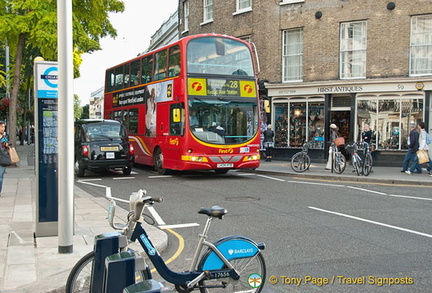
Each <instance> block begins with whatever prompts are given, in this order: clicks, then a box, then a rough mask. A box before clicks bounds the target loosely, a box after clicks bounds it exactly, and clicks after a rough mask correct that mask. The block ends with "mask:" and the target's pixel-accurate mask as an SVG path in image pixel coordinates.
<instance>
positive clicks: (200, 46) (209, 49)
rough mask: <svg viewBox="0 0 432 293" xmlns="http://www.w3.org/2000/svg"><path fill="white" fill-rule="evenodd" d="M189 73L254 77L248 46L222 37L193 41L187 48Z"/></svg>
mask: <svg viewBox="0 0 432 293" xmlns="http://www.w3.org/2000/svg"><path fill="white" fill-rule="evenodd" d="M187 71H188V73H195V74H211V75H245V76H254V72H253V63H252V56H251V52H250V50H249V48H248V46H247V45H245V44H244V43H241V42H239V41H236V40H231V39H227V38H221V37H205V38H197V39H193V40H191V41H190V42H189V44H188V47H187Z"/></svg>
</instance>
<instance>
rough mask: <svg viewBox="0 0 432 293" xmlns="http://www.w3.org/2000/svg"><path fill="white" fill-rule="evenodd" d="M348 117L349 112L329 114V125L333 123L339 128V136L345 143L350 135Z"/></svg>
mask: <svg viewBox="0 0 432 293" xmlns="http://www.w3.org/2000/svg"><path fill="white" fill-rule="evenodd" d="M350 117H351V111H346V110H342V111H337V110H332V111H331V112H330V124H332V123H334V124H336V125H337V127H339V134H340V135H341V136H343V137H345V141H347V140H348V138H349V134H350V126H351V125H350Z"/></svg>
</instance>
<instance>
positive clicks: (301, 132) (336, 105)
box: [266, 79, 432, 166]
mask: <svg viewBox="0 0 432 293" xmlns="http://www.w3.org/2000/svg"><path fill="white" fill-rule="evenodd" d="M266 87H267V89H268V96H269V97H270V99H271V121H272V124H273V125H274V130H275V151H274V157H275V158H278V157H279V159H286V160H289V159H290V158H291V156H292V155H293V154H294V153H296V152H298V151H299V149H300V148H301V146H302V145H303V143H305V142H309V143H310V154H311V157H312V160H315V161H317V162H324V161H325V160H326V159H327V156H328V147H329V145H330V138H329V131H328V129H329V126H330V124H331V123H334V124H336V125H337V126H338V127H339V131H340V134H341V135H342V136H343V137H345V140H346V141H350V142H353V141H359V140H361V133H362V131H363V129H364V127H365V125H366V124H367V125H369V126H370V128H371V130H372V132H373V137H372V142H373V143H375V144H376V151H375V152H374V154H373V157H374V164H375V165H383V166H386V165H388V166H398V165H401V164H402V160H403V156H404V155H405V152H406V149H407V138H408V133H409V123H410V122H415V123H418V122H420V121H424V122H425V123H426V129H427V130H428V131H429V132H430V130H431V129H430V127H431V125H430V123H429V121H430V113H431V111H430V92H431V90H432V79H419V80H407V79H404V80H395V79H391V80H374V81H370V80H362V81H339V82H332V83H327V84H324V83H320V84H317V83H313V84H312V83H297V84H266Z"/></svg>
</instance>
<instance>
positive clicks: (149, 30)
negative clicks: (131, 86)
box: [74, 0, 178, 105]
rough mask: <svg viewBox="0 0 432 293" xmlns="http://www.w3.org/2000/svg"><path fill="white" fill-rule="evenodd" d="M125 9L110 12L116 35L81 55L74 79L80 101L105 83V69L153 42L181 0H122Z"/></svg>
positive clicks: (133, 55)
mask: <svg viewBox="0 0 432 293" xmlns="http://www.w3.org/2000/svg"><path fill="white" fill-rule="evenodd" d="M123 2H124V3H125V10H124V12H123V13H116V14H111V15H110V21H111V23H112V25H113V26H114V28H115V29H116V30H117V37H116V39H112V38H104V39H101V41H100V45H101V47H102V50H99V51H96V52H93V53H91V54H87V53H86V54H84V55H82V59H83V62H82V64H81V66H80V74H81V76H80V77H79V78H76V79H74V94H76V95H78V97H79V99H80V101H81V105H85V104H88V103H89V99H90V94H91V93H92V92H94V91H96V90H98V89H100V88H101V87H103V85H104V77H105V70H106V69H107V68H109V67H112V66H114V65H116V64H118V63H121V62H124V61H127V60H129V59H132V58H134V57H136V56H137V55H138V53H142V52H144V51H145V50H146V49H147V48H148V46H149V45H150V39H151V36H152V35H153V34H154V33H155V32H156V30H157V29H159V28H160V26H161V25H162V24H163V23H164V22H165V21H166V20H168V18H169V17H170V15H171V14H173V13H174V12H175V11H176V10H177V5H178V0H156V1H154V0H123Z"/></svg>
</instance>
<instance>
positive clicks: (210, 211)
mask: <svg viewBox="0 0 432 293" xmlns="http://www.w3.org/2000/svg"><path fill="white" fill-rule="evenodd" d="M227 212H228V211H227V210H226V209H224V208H223V207H220V206H212V207H211V208H201V209H200V210H199V212H198V214H203V215H207V216H211V217H214V218H219V219H222V217H223V216H224V215H225V214H226V213H227Z"/></svg>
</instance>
